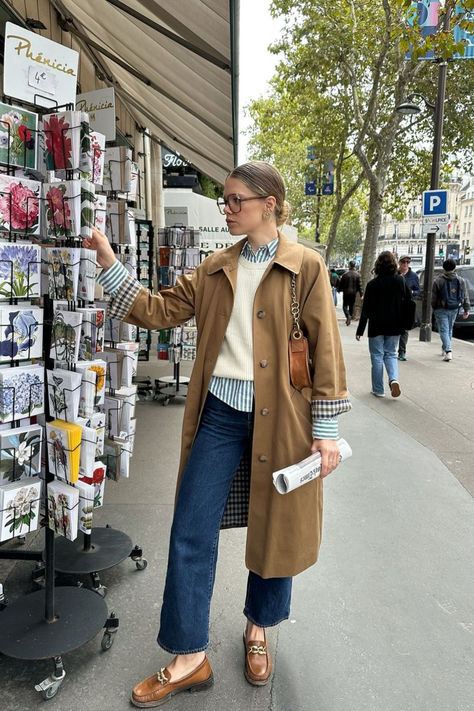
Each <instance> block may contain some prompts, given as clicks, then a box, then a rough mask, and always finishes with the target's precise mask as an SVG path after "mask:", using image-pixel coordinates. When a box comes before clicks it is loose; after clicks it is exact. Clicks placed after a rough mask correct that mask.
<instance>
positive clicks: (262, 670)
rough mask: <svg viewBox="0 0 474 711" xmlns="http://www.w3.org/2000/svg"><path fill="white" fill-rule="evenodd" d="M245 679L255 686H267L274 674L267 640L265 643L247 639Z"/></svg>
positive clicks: (245, 640) (245, 646) (245, 645)
mask: <svg viewBox="0 0 474 711" xmlns="http://www.w3.org/2000/svg"><path fill="white" fill-rule="evenodd" d="M244 648H245V672H244V673H245V678H246V679H247V681H248V682H249V684H253V685H254V686H265V684H267V683H268V681H269V679H270V674H271V673H272V659H271V657H270V652H269V651H268V644H267V638H266V636H265V641H264V642H261V641H260V642H254V641H252V640H247V639H245V633H244Z"/></svg>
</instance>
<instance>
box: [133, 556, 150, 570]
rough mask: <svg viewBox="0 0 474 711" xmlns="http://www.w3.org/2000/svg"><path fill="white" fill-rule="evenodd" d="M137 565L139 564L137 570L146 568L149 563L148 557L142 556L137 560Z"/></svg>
mask: <svg viewBox="0 0 474 711" xmlns="http://www.w3.org/2000/svg"><path fill="white" fill-rule="evenodd" d="M135 565H136V566H137V570H145V568H146V567H147V565H148V561H147V559H146V558H142V559H141V560H137V561H136V562H135Z"/></svg>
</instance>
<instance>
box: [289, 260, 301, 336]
mask: <svg viewBox="0 0 474 711" xmlns="http://www.w3.org/2000/svg"><path fill="white" fill-rule="evenodd" d="M290 310H291V315H292V316H293V334H292V337H293V338H296V339H299V338H301V337H302V336H303V334H302V332H301V328H300V305H299V303H298V300H297V298H296V274H295V273H294V272H293V273H292V275H291V309H290Z"/></svg>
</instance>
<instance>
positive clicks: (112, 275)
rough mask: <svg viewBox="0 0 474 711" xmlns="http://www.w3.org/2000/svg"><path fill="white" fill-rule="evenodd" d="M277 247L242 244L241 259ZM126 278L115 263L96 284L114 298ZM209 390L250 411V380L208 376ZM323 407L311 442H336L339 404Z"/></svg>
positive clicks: (267, 256)
mask: <svg viewBox="0 0 474 711" xmlns="http://www.w3.org/2000/svg"><path fill="white" fill-rule="evenodd" d="M277 248H278V237H276V238H275V239H274V240H272V241H271V242H269V243H268V244H265V245H263V246H262V247H259V248H258V249H257V251H256V252H253V251H252V248H251V246H250V244H249V242H245V244H244V246H243V248H242V252H241V256H242V257H244V258H245V259H247V260H248V261H249V262H260V263H262V262H270V261H271V260H272V259H274V257H275V254H276V251H277ZM127 276H129V274H128V272H127V270H126V269H125V267H124V266H123V264H121V263H120V262H119V261H116V262H114V264H113V265H112V266H111V267H109V268H108V269H107V270H104V271H103V272H102V273H101V274H100V276H99V278H98V282H99V284H101V285H102V286H103V287H104V289H105V290H106V291H107V292H108V293H109V294H111V295H112V296H117V294H118V292H119V290H120V287H121V286H122V285H123V283H124V282H125V279H126V278H127ZM122 318H123V317H122ZM209 391H210V392H211V393H212V394H213V395H215V397H217V398H219V400H222V401H223V402H225V403H226V404H227V405H229V406H230V407H233V408H234V409H235V410H240V411H242V412H251V411H252V408H253V399H254V387H253V380H235V379H234V378H221V377H217V376H212V378H211V382H210V384H209ZM319 404H324V403H319ZM327 405H328V407H327V410H328V414H326V413H325V412H320V411H319V410H321V408H320V407H319V408H314V407H312V412H313V438H314V439H338V437H339V428H338V420H337V417H331V413H332V411H334V408H336V410H339V411H340V403H339V401H331V402H328V403H327ZM321 415H323V416H321Z"/></svg>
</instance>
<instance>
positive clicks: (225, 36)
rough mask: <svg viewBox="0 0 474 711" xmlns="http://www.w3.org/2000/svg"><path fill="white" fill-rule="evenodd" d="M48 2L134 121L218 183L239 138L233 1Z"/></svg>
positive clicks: (235, 7) (230, 163)
mask: <svg viewBox="0 0 474 711" xmlns="http://www.w3.org/2000/svg"><path fill="white" fill-rule="evenodd" d="M52 2H53V4H54V5H55V6H56V7H57V8H58V9H59V10H60V11H62V14H63V16H64V17H65V19H66V20H68V22H67V26H68V27H69V28H70V29H71V31H72V32H74V33H76V34H77V36H78V37H79V38H80V40H81V41H82V42H84V43H86V44H88V46H89V47H90V48H91V50H92V52H94V54H95V56H96V57H97V58H100V63H101V65H102V66H103V67H104V68H105V69H106V73H107V75H108V79H109V80H110V79H113V84H114V85H115V89H116V92H117V93H118V94H119V95H120V97H121V98H122V99H123V100H124V102H125V103H126V104H127V106H128V108H129V109H130V111H131V113H132V114H133V115H134V116H135V118H136V120H137V122H138V123H139V124H140V125H142V126H146V127H147V128H148V129H149V130H150V132H151V133H152V135H153V136H155V137H156V138H158V139H160V140H162V141H163V142H164V143H165V144H166V145H168V146H169V147H170V148H172V149H174V150H175V151H177V152H178V153H180V154H181V155H182V156H183V157H184V158H185V159H186V160H187V161H188V162H190V163H192V164H193V165H194V166H196V168H198V170H200V171H202V172H203V173H206V174H207V175H208V176H210V177H211V178H213V179H215V180H217V181H218V182H221V183H222V182H223V181H224V179H225V176H226V174H227V173H228V171H229V170H231V169H232V167H233V165H234V156H235V155H236V146H237V135H238V129H237V118H236V117H237V90H236V87H237V60H236V59H235V58H236V57H237V41H236V38H237V31H238V30H237V27H236V24H237V16H238V0H231V1H230V2H229V0H186V1H185V2H183V0H143V2H137V1H136V0H131V2H130V1H129V2H127V3H122V2H118V1H116V0H61V1H60V2H59V0H58V1H56V0H52ZM101 50H102V51H101ZM108 83H109V81H108Z"/></svg>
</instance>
